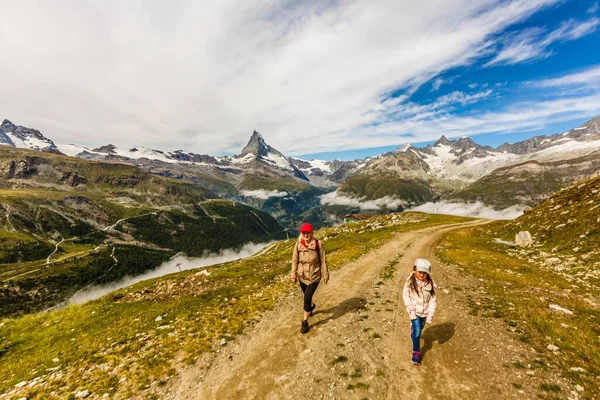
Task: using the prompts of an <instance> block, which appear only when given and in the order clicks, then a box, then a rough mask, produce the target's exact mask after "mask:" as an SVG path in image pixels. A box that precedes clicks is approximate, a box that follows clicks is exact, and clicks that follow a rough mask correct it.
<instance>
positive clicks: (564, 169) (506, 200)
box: [446, 151, 600, 209]
mask: <svg viewBox="0 0 600 400" xmlns="http://www.w3.org/2000/svg"><path fill="white" fill-rule="evenodd" d="M599 173H600V151H596V152H594V153H592V154H590V155H587V156H584V157H578V158H573V159H568V160H560V161H551V162H538V161H535V160H532V161H525V162H523V163H520V164H515V165H510V166H507V167H503V168H498V169H496V170H494V171H493V172H491V173H490V174H488V175H486V176H484V177H483V178H481V179H479V180H477V181H476V182H474V183H472V184H470V185H469V186H467V187H466V188H464V189H463V190H460V191H458V192H454V193H452V194H450V195H448V196H447V197H446V198H448V199H451V200H460V201H466V202H474V201H480V202H482V203H484V204H487V205H491V206H493V207H495V208H496V209H503V208H508V207H510V206H512V205H515V204H522V205H526V206H533V205H535V204H537V203H538V202H540V201H542V200H544V199H546V198H548V197H549V196H550V195H552V194H553V193H554V192H556V191H558V190H560V189H563V188H565V187H568V186H569V185H572V184H573V183H575V182H578V181H580V180H582V179H585V178H588V177H591V176H595V175H598V174H599Z"/></svg>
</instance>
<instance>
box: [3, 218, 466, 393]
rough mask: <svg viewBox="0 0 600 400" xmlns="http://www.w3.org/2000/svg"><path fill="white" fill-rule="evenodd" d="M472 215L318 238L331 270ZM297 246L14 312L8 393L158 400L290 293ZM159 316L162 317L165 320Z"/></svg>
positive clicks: (7, 345) (7, 343) (8, 336)
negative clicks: (51, 307) (404, 235)
mask: <svg viewBox="0 0 600 400" xmlns="http://www.w3.org/2000/svg"><path fill="white" fill-rule="evenodd" d="M464 220H465V219H464V218H460V217H449V216H440V215H431V216H430V215H426V214H420V213H405V214H399V215H396V216H393V215H386V216H380V217H377V221H379V222H381V226H377V225H376V224H372V223H371V222H372V221H366V222H362V223H360V224H356V225H350V229H348V228H344V227H338V228H328V229H324V230H322V231H319V232H317V236H318V237H320V238H322V241H323V247H324V249H325V250H326V251H327V257H328V263H329V265H330V268H331V269H332V270H336V269H338V268H341V267H343V265H345V264H346V263H348V262H349V261H351V260H354V259H356V258H358V257H359V256H360V255H361V254H363V253H365V252H367V251H370V250H372V249H374V248H376V247H379V246H380V245H382V244H383V243H385V242H386V241H387V240H389V239H390V238H391V236H392V235H393V234H394V233H395V232H399V231H407V230H412V229H417V228H421V227H426V226H432V225H438V224H445V223H453V222H459V221H464ZM356 235H360V238H361V241H360V242H359V243H360V244H359V245H356V243H357V242H356ZM292 244H293V240H289V241H282V242H279V243H278V244H277V245H275V246H274V247H272V248H271V249H270V250H269V251H267V252H266V253H265V254H263V255H261V256H258V257H254V258H250V259H246V260H241V261H236V262H230V263H226V264H222V265H220V266H215V267H210V268H208V270H209V271H210V273H211V275H210V276H208V277H206V276H204V275H201V274H197V271H185V272H182V273H178V274H173V275H169V276H165V277H162V278H157V279H154V280H150V281H146V282H141V283H139V284H136V285H135V286H133V287H130V288H126V289H122V290H119V291H118V292H115V293H113V294H111V295H108V296H105V297H103V298H101V299H99V300H96V301H92V302H89V303H87V304H84V305H80V306H72V307H68V308H66V309H63V310H59V311H56V312H51V313H44V314H33V315H28V316H24V317H21V318H5V319H3V320H1V322H0V337H2V338H3V343H2V344H0V346H2V347H0V361H1V362H0V376H3V377H6V378H5V379H3V380H2V381H0V390H4V391H6V390H8V389H9V388H11V387H13V386H14V385H15V384H16V383H18V382H21V381H23V380H27V381H31V380H33V379H35V378H36V377H43V379H44V382H45V385H46V386H42V385H38V386H35V387H33V388H31V389H24V390H23V391H22V392H20V394H19V396H21V395H23V396H27V397H28V398H33V397H35V396H38V397H45V396H48V395H49V394H50V393H52V392H54V394H55V395H56V396H57V397H62V398H64V397H65V396H67V395H68V394H69V393H73V392H75V391H77V390H82V389H88V390H90V391H91V392H93V393H96V394H99V395H102V393H105V392H106V393H111V394H116V393H118V394H119V395H121V396H122V397H129V396H131V395H133V394H134V393H137V394H139V395H141V396H144V397H146V398H152V392H153V391H154V389H155V388H156V385H161V384H163V383H165V382H166V381H167V380H168V379H169V376H170V375H171V374H172V373H173V372H174V370H173V367H174V365H176V364H177V363H178V362H182V361H184V362H188V363H194V362H196V360H197V359H198V357H199V356H201V355H202V354H203V353H204V352H206V351H209V350H211V349H214V348H215V347H218V346H219V341H220V340H221V338H226V339H227V340H234V339H235V336H236V335H239V334H240V333H242V332H243V331H244V329H245V327H246V326H249V325H251V324H253V323H254V321H255V318H258V317H259V316H260V314H261V313H262V312H264V311H265V310H268V309H271V308H272V307H274V305H275V304H276V303H277V302H278V301H279V299H281V298H282V297H283V296H284V295H285V294H286V293H288V292H289V290H290V286H289V281H288V279H287V277H288V273H289V268H290V254H291V246H292ZM158 316H161V318H162V320H160V321H157V320H156V319H157V317H158ZM34 327H35V329H34ZM53 358H58V359H59V360H60V361H58V362H53V361H52V359H53ZM56 367H58V368H57V369H56V370H49V368H56ZM82 368H83V369H82ZM80 371H83V372H80ZM121 378H126V379H127V380H125V381H120V380H121Z"/></svg>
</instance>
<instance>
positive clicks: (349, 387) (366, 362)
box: [165, 222, 535, 399]
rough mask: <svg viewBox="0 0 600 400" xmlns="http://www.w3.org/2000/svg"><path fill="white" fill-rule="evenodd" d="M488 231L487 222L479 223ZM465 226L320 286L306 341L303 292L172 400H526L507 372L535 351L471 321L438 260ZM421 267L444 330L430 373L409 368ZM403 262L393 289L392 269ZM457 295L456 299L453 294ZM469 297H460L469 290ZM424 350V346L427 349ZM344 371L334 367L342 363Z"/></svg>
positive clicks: (432, 349) (427, 235)
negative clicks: (410, 280)
mask: <svg viewBox="0 0 600 400" xmlns="http://www.w3.org/2000/svg"><path fill="white" fill-rule="evenodd" d="M478 223H481V222H478ZM465 225H466V224H459V225H453V226H442V227H433V228H427V229H422V230H418V231H413V232H407V233H402V234H398V235H397V236H396V237H395V238H394V239H393V240H391V241H389V242H388V243H386V244H385V245H384V246H382V247H381V248H379V249H377V250H374V251H372V252H370V253H368V254H365V255H363V256H362V257H361V258H360V259H358V260H357V261H355V262H353V263H351V264H348V265H346V266H344V267H343V268H342V269H341V270H339V271H335V272H334V273H333V274H332V277H331V281H330V282H329V284H328V285H325V284H321V286H320V287H319V289H318V290H317V292H316V295H315V298H314V301H315V303H316V304H317V310H316V312H315V315H314V317H312V318H311V319H310V325H311V330H310V332H309V333H308V334H306V335H301V334H300V332H299V330H300V322H301V318H302V317H301V315H302V306H301V303H302V302H301V295H300V294H301V293H300V290H299V288H297V287H293V286H290V295H289V296H288V297H287V298H286V300H285V301H284V302H283V304H281V306H279V307H278V308H277V309H275V310H273V311H271V312H269V313H267V315H265V316H264V318H263V319H262V320H261V322H260V323H259V324H257V325H256V326H255V327H254V328H253V329H252V331H251V332H249V333H248V334H247V335H246V336H243V337H241V338H239V340H236V341H235V342H232V343H230V344H228V345H227V346H226V347H225V348H223V349H222V350H220V351H219V352H218V354H217V355H216V356H213V355H208V356H207V357H205V358H204V359H202V360H201V362H199V363H198V364H197V365H196V366H193V367H188V368H187V369H185V370H183V371H180V374H179V376H178V378H177V380H176V382H173V383H172V384H171V385H170V386H169V392H167V393H166V394H165V397H166V398H174V399H282V398H283V399H307V398H308V399H325V398H327V399H364V398H370V399H386V398H387V399H401V398H411V399H414V398H416V399H463V398H478V399H487V398H490V399H491V398H494V399H496V398H498V397H500V398H523V397H529V396H528V395H531V397H533V395H534V394H535V392H532V391H531V389H529V390H528V389H527V388H519V389H516V388H515V387H514V386H513V384H512V383H513V382H516V381H519V379H521V378H523V377H522V376H521V375H520V371H518V370H515V369H511V368H507V364H508V366H510V363H511V360H512V359H513V357H515V356H517V355H518V354H521V353H522V352H526V351H530V349H527V348H524V347H523V346H524V345H523V344H521V343H519V342H516V343H515V341H514V339H512V338H511V337H510V336H508V334H507V333H506V328H505V327H504V326H503V325H502V322H501V321H496V320H491V321H489V323H488V321H487V320H486V326H482V325H481V324H480V321H479V320H478V319H477V318H476V317H472V316H469V315H468V309H467V307H466V301H465V293H464V290H466V289H467V288H468V287H473V286H476V285H477V284H478V282H473V281H472V280H471V281H469V279H468V278H465V277H463V276H460V275H459V274H458V273H457V272H456V271H454V270H453V269H452V268H450V267H447V266H444V265H442V264H441V263H440V262H439V261H438V260H436V259H435V258H434V255H433V249H434V246H435V243H436V242H437V240H439V238H440V237H441V236H442V235H443V234H444V233H446V232H448V231H450V230H452V229H456V228H457V227H460V226H465ZM417 257H427V258H429V259H430V260H432V261H433V270H432V276H433V278H434V279H435V280H436V282H437V284H438V287H439V288H438V293H439V303H440V305H439V307H438V313H437V316H436V320H435V321H434V323H433V324H432V325H428V326H426V328H425V331H424V333H423V339H424V340H423V341H424V347H423V349H422V352H423V354H424V359H423V365H421V366H420V367H417V366H413V365H412V364H411V363H410V356H411V351H412V350H411V341H410V338H409V320H408V317H407V315H406V312H405V311H404V305H403V302H402V297H401V290H400V289H401V286H402V284H403V282H404V279H406V277H407V276H408V274H409V272H410V271H411V269H412V262H413V260H414V259H415V258H417ZM393 260H396V261H398V263H397V264H396V266H395V271H394V275H393V278H392V279H387V280H382V273H383V272H384V268H385V267H386V265H389V263H390V262H393ZM452 288H454V289H456V290H454V289H452ZM461 288H462V289H461ZM422 343H423V342H422ZM336 359H337V360H338V362H334V360H336Z"/></svg>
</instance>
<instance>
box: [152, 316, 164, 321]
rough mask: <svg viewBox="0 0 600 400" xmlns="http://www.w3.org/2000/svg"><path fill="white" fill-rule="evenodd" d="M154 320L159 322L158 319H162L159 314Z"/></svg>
mask: <svg viewBox="0 0 600 400" xmlns="http://www.w3.org/2000/svg"><path fill="white" fill-rule="evenodd" d="M154 321H155V322H160V321H162V317H161V316H160V315H159V316H158V317H156V319H155V320H154Z"/></svg>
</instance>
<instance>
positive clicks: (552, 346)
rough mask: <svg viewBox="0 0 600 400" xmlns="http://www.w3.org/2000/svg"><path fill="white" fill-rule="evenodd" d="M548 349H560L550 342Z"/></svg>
mask: <svg viewBox="0 0 600 400" xmlns="http://www.w3.org/2000/svg"><path fill="white" fill-rule="evenodd" d="M548 350H550V351H558V350H559V349H558V347H557V346H555V345H553V344H549V345H548Z"/></svg>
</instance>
